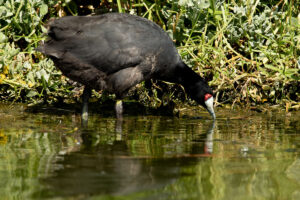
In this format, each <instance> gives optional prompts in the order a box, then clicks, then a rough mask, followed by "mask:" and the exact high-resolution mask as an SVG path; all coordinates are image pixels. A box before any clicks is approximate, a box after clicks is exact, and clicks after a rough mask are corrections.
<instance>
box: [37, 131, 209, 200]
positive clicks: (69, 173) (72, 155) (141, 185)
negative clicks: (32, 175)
mask: <svg viewBox="0 0 300 200" xmlns="http://www.w3.org/2000/svg"><path fill="white" fill-rule="evenodd" d="M211 130H212V129H210V130H209V132H210V133H209V134H208V135H209V136H208V138H211V134H212V132H211ZM92 134H93V133H92V132H89V130H83V133H82V135H81V138H82V144H81V147H80V148H78V149H77V151H74V152H69V153H68V154H65V155H62V157H61V159H59V161H57V162H56V163H55V165H57V166H59V168H58V169H57V170H55V171H54V173H53V176H51V177H48V178H44V179H42V180H41V183H42V184H43V185H45V186H46V189H45V191H44V193H45V194H49V197H51V195H53V196H63V197H68V196H77V195H93V194H110V195H123V194H130V193H134V192H141V191H147V190H152V189H157V188H161V187H164V186H166V185H168V184H171V183H173V182H174V181H175V180H176V179H178V178H179V177H181V176H190V175H194V174H193V173H191V174H184V170H183V171H182V170H181V168H183V167H187V166H191V165H195V164H197V163H198V162H201V159H199V157H202V156H199V157H198V156H193V154H194V155H205V145H206V144H205V142H204V141H202V142H197V143H193V144H192V145H194V146H195V147H197V148H192V149H191V152H190V153H191V156H187V155H186V154H185V155H184V156H180V155H178V157H177V155H175V157H161V158H157V157H151V156H145V157H135V156H132V152H131V149H130V148H129V146H128V141H126V140H120V141H113V142H112V143H110V142H105V143H101V142H99V143H96V144H95V143H94V140H95V138H94V137H93V136H92ZM157 147H160V148H162V147H161V146H157ZM196 149H197V150H196ZM201 149H202V150H201ZM195 150H196V151H195ZM47 188H48V189H47ZM51 191H55V193H53V194H51V193H50V192H51Z"/></svg>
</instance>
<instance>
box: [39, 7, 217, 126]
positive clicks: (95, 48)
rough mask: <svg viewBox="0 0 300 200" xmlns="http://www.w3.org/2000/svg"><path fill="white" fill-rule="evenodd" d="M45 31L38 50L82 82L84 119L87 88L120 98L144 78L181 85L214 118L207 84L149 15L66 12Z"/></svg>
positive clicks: (118, 105) (119, 113) (119, 112)
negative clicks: (46, 33)
mask: <svg viewBox="0 0 300 200" xmlns="http://www.w3.org/2000/svg"><path fill="white" fill-rule="evenodd" d="M48 36H49V39H48V40H47V41H46V42H45V43H44V44H42V45H40V46H39V47H38V48H37V50H38V51H40V52H42V53H43V54H45V55H48V56H49V57H50V58H51V59H52V60H53V61H54V63H55V65H56V66H57V67H58V68H59V69H60V70H61V71H62V73H63V74H64V75H65V76H67V77H69V78H71V79H73V80H75V81H77V82H80V83H82V84H83V85H85V89H84V92H83V110H82V118H83V119H85V120H87V117H88V99H89V97H90V93H91V89H95V90H107V91H108V92H111V93H115V94H116V97H117V99H119V100H120V99H122V97H124V95H125V94H126V92H127V91H128V90H129V89H130V88H131V87H133V86H135V85H136V84H138V83H140V82H141V81H144V80H148V79H159V80H164V81H169V82H174V83H179V84H181V85H183V86H184V87H185V89H186V91H187V93H188V94H189V95H190V97H191V98H192V99H194V100H196V101H197V102H198V103H199V104H201V105H202V106H203V107H204V108H206V109H207V110H208V112H209V113H210V114H211V115H212V117H213V119H215V113H214V109H213V92H212V90H211V89H210V87H209V86H208V85H207V83H206V82H205V81H204V80H203V79H202V78H201V77H200V76H199V75H198V74H197V73H195V72H194V71H193V70H192V69H191V68H190V67H188V66H187V65H186V64H185V63H184V62H183V61H182V60H181V58H180V56H179V54H178V52H177V49H176V47H175V46H174V44H173V42H172V40H171V39H170V37H169V36H168V35H167V33H166V32H165V31H163V29H162V28H160V27H159V26H158V25H156V24H155V23H153V22H151V21H149V20H147V19H144V18H142V17H138V16H134V15H129V14H119V13H107V14H103V15H99V16H67V17H63V18H60V19H56V20H54V21H52V22H50V23H49V30H48ZM122 112H123V108H122V101H117V103H116V113H117V116H118V117H120V116H122Z"/></svg>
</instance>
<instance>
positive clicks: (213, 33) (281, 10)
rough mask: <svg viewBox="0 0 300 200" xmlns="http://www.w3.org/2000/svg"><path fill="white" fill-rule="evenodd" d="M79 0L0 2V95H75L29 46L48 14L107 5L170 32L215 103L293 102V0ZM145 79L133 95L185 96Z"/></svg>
mask: <svg viewBox="0 0 300 200" xmlns="http://www.w3.org/2000/svg"><path fill="white" fill-rule="evenodd" d="M78 2H79V3H78V4H75V3H74V2H73V1H68V0H64V1H60V2H57V1H51V0H50V1H48V0H41V1H33V0H28V1H20V2H13V1H7V2H5V3H4V4H3V6H0V13H1V14H0V16H1V17H0V24H1V26H0V27H1V28H0V47H1V48H0V49H1V50H0V100H1V101H21V102H27V103H38V102H42V103H50V104H52V103H59V102H63V101H67V102H69V101H74V100H75V101H78V100H79V94H80V92H79V93H78V89H77V87H76V85H75V86H74V84H73V85H72V84H70V81H69V80H68V79H67V78H65V77H63V76H61V73H60V72H59V71H57V70H56V68H55V67H54V66H53V63H52V61H51V60H49V59H47V58H45V57H44V56H43V55H41V54H40V53H37V52H35V51H34V48H35V47H36V46H37V45H38V42H40V41H41V40H44V39H45V36H44V33H45V32H46V29H45V28H44V24H45V23H46V22H47V21H48V20H49V19H50V18H51V17H62V16H64V15H86V14H95V13H96V14H100V13H105V12H110V11H113V12H125V13H131V14H136V15H139V16H143V17H145V18H148V19H149V20H152V21H155V22H156V23H157V24H159V25H160V26H161V27H162V28H163V29H164V30H165V31H166V32H167V33H168V34H169V35H170V37H171V38H172V39H173V41H174V43H175V44H176V45H177V47H178V50H179V53H180V54H181V56H182V58H183V60H184V61H185V62H186V63H187V64H188V65H189V66H190V67H192V68H193V69H194V70H195V71H197V72H198V73H199V74H201V75H202V76H203V77H205V79H206V80H207V81H208V82H209V84H210V85H211V87H212V88H213V89H214V92H215V96H216V105H218V106H225V105H227V104H230V106H231V107H234V106H235V105H242V106H250V107H251V106H252V107H253V106H258V105H265V104H271V105H280V106H281V107H282V108H285V109H286V110H287V111H289V110H298V109H299V108H300V103H299V93H300V92H299V88H300V87H299V77H300V76H299V69H300V13H299V10H300V9H299V8H300V2H298V1H286V0H280V1H262V0H255V1H249V0H241V1H216V0H210V1H205V0H201V1H196V0H179V1H178V0H169V1H159V0H154V1H148V0H131V1H125V0H117V1H89V3H90V4H88V3H87V1H78ZM145 85H147V83H146V84H141V85H139V87H138V88H137V90H136V92H135V94H136V95H134V96H135V98H136V100H138V101H140V102H144V103H145V104H148V105H149V106H151V107H157V106H160V105H162V104H163V102H164V101H167V102H172V101H175V102H176V103H178V102H179V101H177V100H176V99H185V94H184V90H182V88H181V87H179V86H176V85H174V84H169V83H165V82H155V84H152V86H150V87H145ZM79 91H80V90H79ZM96 96H97V97H98V98H100V97H101V96H103V95H102V93H101V94H100V95H96ZM165 99H167V100H165Z"/></svg>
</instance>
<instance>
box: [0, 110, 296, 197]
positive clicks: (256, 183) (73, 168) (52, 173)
mask: <svg viewBox="0 0 300 200" xmlns="http://www.w3.org/2000/svg"><path fill="white" fill-rule="evenodd" d="M203 115H204V118H202V119H196V118H192V117H185V118H177V117H171V116H162V115H157V116H154V115H143V114H140V115H129V116H126V115H125V116H124V119H123V121H117V120H116V119H115V117H114V116H113V115H102V114H95V113H94V114H92V116H90V120H89V124H88V127H86V128H82V126H81V123H80V115H79V114H78V113H75V112H74V111H73V110H72V109H53V108H52V109H48V110H43V109H41V110H39V111H38V112H32V111H30V112H29V111H26V107H25V106H22V105H14V106H13V107H11V106H9V105H0V199H147V200H148V199H178V200H181V199H187V200H190V199H218V200H219V199H230V200H232V199H243V200H244V199H280V200H281V199H289V200H290V199H295V200H296V199H300V157H299V153H300V122H299V119H300V112H292V113H288V114H286V113H284V112H269V113H257V112H250V111H243V112H241V111H230V110H217V118H218V119H217V120H216V122H215V123H213V121H212V120H210V119H209V117H207V118H206V116H205V115H208V114H206V113H203Z"/></svg>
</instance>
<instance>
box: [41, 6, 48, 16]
mask: <svg viewBox="0 0 300 200" xmlns="http://www.w3.org/2000/svg"><path fill="white" fill-rule="evenodd" d="M47 13H48V6H47V5H46V4H42V5H41V7H40V16H44V15H46V14H47Z"/></svg>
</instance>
